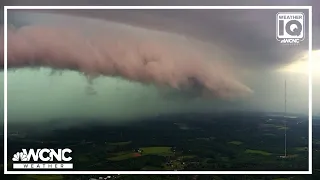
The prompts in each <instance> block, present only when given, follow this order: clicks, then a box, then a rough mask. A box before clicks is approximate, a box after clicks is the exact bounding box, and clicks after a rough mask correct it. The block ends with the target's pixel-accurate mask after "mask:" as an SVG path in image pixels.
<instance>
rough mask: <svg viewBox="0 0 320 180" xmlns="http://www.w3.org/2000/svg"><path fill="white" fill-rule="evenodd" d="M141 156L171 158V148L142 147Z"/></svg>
mask: <svg viewBox="0 0 320 180" xmlns="http://www.w3.org/2000/svg"><path fill="white" fill-rule="evenodd" d="M140 149H141V150H142V155H160V156H171V155H173V152H172V151H171V147H143V148H140Z"/></svg>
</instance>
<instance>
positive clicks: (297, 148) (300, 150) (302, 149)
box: [294, 147, 308, 152]
mask: <svg viewBox="0 0 320 180" xmlns="http://www.w3.org/2000/svg"><path fill="white" fill-rule="evenodd" d="M294 149H295V150H296V151H299V152H304V151H308V149H307V147H296V148H294Z"/></svg>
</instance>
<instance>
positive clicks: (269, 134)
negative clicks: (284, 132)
mask: <svg viewBox="0 0 320 180" xmlns="http://www.w3.org/2000/svg"><path fill="white" fill-rule="evenodd" d="M264 135H265V136H276V135H275V134H272V133H265V134H264Z"/></svg>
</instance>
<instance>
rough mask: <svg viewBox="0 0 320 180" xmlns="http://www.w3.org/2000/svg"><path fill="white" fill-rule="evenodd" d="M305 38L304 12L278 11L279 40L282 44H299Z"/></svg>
mask: <svg viewBox="0 0 320 180" xmlns="http://www.w3.org/2000/svg"><path fill="white" fill-rule="evenodd" d="M304 38H305V15H304V13H303V12H279V13H277V40H278V41H280V43H281V44H299V43H300V42H301V41H303V40H304Z"/></svg>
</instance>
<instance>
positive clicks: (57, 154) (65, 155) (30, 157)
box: [12, 148, 73, 169]
mask: <svg viewBox="0 0 320 180" xmlns="http://www.w3.org/2000/svg"><path fill="white" fill-rule="evenodd" d="M71 153H72V150H71V149H68V148H66V149H57V150H54V149H37V150H34V149H29V151H27V150H26V149H22V152H17V153H15V154H14V155H13V157H12V161H13V162H19V161H20V162H28V161H34V162H37V161H41V162H52V161H58V162H61V161H64V162H68V161H71V160H72V157H71V156H70V154H71ZM13 168H14V169H52V168H55V169H70V168H71V169H72V168H73V165H72V163H67V164H66V163H62V164H61V163H50V164H48V163H28V164H25V163H22V164H21V163H14V164H13Z"/></svg>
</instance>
